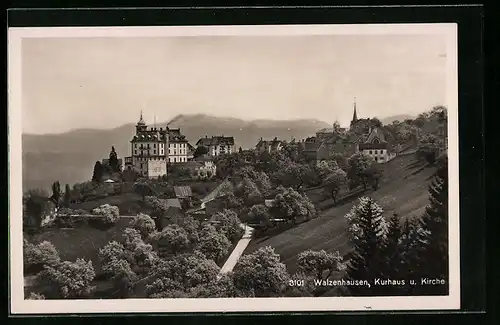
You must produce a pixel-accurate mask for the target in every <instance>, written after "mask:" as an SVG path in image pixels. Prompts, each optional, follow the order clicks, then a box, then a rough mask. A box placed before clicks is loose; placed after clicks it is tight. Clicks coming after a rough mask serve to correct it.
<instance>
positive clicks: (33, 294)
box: [27, 292, 45, 300]
mask: <svg viewBox="0 0 500 325" xmlns="http://www.w3.org/2000/svg"><path fill="white" fill-rule="evenodd" d="M27 299H28V300H44V299H45V296H44V295H42V294H39V293H36V292H31V293H30V295H29V296H28V298H27Z"/></svg>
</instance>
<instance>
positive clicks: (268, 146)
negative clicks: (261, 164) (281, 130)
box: [255, 138, 286, 153]
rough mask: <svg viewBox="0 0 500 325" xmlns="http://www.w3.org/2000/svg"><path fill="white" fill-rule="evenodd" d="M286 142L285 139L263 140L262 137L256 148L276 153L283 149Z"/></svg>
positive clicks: (258, 150) (260, 150)
mask: <svg viewBox="0 0 500 325" xmlns="http://www.w3.org/2000/svg"><path fill="white" fill-rule="evenodd" d="M285 144H286V143H285V141H281V140H278V138H274V139H273V140H263V139H262V138H260V140H259V142H258V143H257V145H256V146H255V148H256V150H257V152H259V153H263V152H266V151H267V152H269V153H275V152H279V151H281V150H282V149H283V147H284V145H285Z"/></svg>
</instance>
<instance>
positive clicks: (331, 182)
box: [324, 168, 347, 202]
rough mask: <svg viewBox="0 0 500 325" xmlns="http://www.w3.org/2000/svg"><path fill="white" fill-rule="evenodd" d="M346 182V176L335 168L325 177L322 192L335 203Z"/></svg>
mask: <svg viewBox="0 0 500 325" xmlns="http://www.w3.org/2000/svg"><path fill="white" fill-rule="evenodd" d="M346 181H347V174H346V173H345V172H344V171H343V170H342V169H340V168H336V169H334V170H333V171H331V172H330V174H328V175H327V176H326V179H325V184H326V186H325V188H324V190H325V191H326V192H328V193H329V195H330V196H331V197H332V199H333V202H337V196H338V194H339V192H340V190H341V188H342V186H344V184H345V183H346Z"/></svg>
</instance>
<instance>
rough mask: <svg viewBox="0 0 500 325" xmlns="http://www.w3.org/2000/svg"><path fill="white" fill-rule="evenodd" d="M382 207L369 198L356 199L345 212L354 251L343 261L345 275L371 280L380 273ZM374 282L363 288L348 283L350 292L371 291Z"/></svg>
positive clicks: (383, 228) (384, 226)
mask: <svg viewBox="0 0 500 325" xmlns="http://www.w3.org/2000/svg"><path fill="white" fill-rule="evenodd" d="M382 214H383V210H382V208H381V207H380V206H379V205H378V204H376V203H375V202H374V201H373V200H372V199H371V198H368V197H363V198H360V199H359V204H358V205H356V206H354V207H353V208H352V210H351V211H350V212H349V213H347V214H346V215H345V218H346V219H347V223H348V230H349V233H350V236H351V243H352V244H353V246H354V251H353V253H352V255H351V258H350V260H349V262H348V265H347V275H346V276H347V279H348V280H351V281H355V280H360V279H363V280H367V281H368V282H369V283H374V280H375V278H377V277H381V276H382V273H381V268H382V262H381V261H382V260H383V259H382V256H381V255H382V254H381V252H382V251H383V247H384V245H385V240H386V238H387V233H388V225H387V222H386V221H385V219H384V217H383V215H382ZM378 288H379V287H378V286H373V287H371V288H367V287H364V286H359V287H355V286H352V287H349V290H350V291H351V293H352V294H353V295H373V294H375V293H376V292H377V289H378Z"/></svg>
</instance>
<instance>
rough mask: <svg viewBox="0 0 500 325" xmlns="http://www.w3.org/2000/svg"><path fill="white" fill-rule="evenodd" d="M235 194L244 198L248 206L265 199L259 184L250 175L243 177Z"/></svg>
mask: <svg viewBox="0 0 500 325" xmlns="http://www.w3.org/2000/svg"><path fill="white" fill-rule="evenodd" d="M235 194H236V195H238V196H239V197H240V198H242V199H243V200H244V203H245V205H246V206H247V207H251V206H252V205H254V204H259V203H261V202H262V201H263V200H264V197H263V196H262V193H261V192H260V190H259V188H258V187H257V184H255V182H254V181H252V180H251V179H250V178H248V177H246V178H244V179H243V181H242V182H241V183H240V185H239V187H238V188H237V190H236V193H235Z"/></svg>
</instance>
